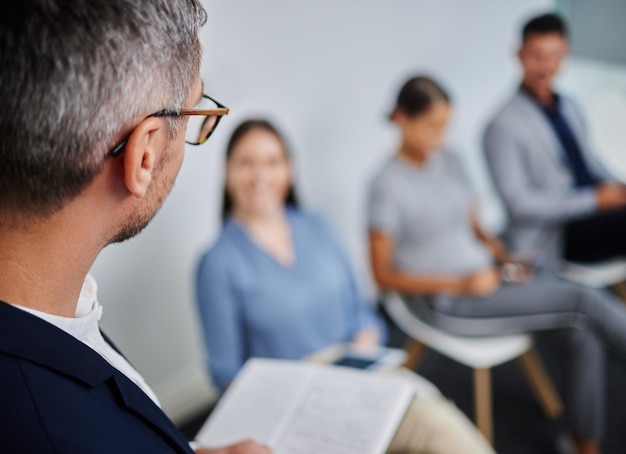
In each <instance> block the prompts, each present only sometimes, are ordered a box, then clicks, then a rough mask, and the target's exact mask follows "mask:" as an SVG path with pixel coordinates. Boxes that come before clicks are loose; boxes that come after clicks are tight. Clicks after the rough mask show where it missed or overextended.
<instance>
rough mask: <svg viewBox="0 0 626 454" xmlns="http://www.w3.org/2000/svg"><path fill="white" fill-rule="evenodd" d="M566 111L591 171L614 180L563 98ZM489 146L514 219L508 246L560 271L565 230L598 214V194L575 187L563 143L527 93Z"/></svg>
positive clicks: (505, 110)
mask: <svg viewBox="0 0 626 454" xmlns="http://www.w3.org/2000/svg"><path fill="white" fill-rule="evenodd" d="M561 108H562V110H563V114H564V116H565V118H566V119H567V121H568V123H569V125H570V127H571V128H572V130H573V133H574V135H575V136H576V138H577V140H578V142H579V144H580V147H581V149H582V152H583V155H584V157H585V159H586V161H587V163H588V164H589V166H590V168H591V171H592V172H593V173H594V174H595V175H596V176H598V177H599V178H600V179H602V180H607V179H612V178H611V177H610V175H609V173H608V172H607V171H606V169H605V168H604V167H603V166H602V165H601V164H600V163H599V162H598V161H597V160H596V159H595V157H594V156H593V154H592V153H591V151H590V147H589V143H588V136H587V132H586V130H585V125H584V121H583V118H582V116H581V114H580V112H579V111H578V110H577V109H576V107H575V106H574V104H573V103H572V101H571V100H570V99H568V98H567V97H563V96H561ZM483 145H484V151H485V156H486V160H487V164H488V166H489V169H490V171H491V175H492V177H493V180H494V183H495V186H496V188H497V190H498V192H499V194H500V196H501V198H502V201H503V202H504V205H505V208H506V211H507V215H508V224H507V227H506V230H505V240H506V241H507V242H508V244H509V246H510V247H511V249H512V250H513V251H515V252H522V253H528V252H532V253H537V254H538V264H539V265H540V266H543V267H545V268H547V269H558V268H559V267H560V265H561V260H560V259H561V252H562V225H563V223H564V222H566V221H569V220H573V219H576V218H580V217H584V216H586V215H590V214H591V213H593V212H594V211H595V210H596V199H595V193H594V189H593V188H584V189H578V188H574V187H573V179H572V175H571V172H570V169H569V167H568V164H567V162H566V161H565V159H566V158H565V157H564V154H563V151H562V147H561V144H560V142H559V139H558V137H557V136H556V134H555V132H554V131H553V129H552V127H551V125H550V124H549V122H548V120H547V119H546V118H545V116H544V114H543V112H541V110H540V109H539V107H538V106H537V104H536V103H535V101H534V100H533V99H532V98H531V97H530V95H528V94H527V93H525V92H524V91H522V90H520V91H518V92H517V93H516V94H515V95H514V96H513V97H512V98H511V99H510V100H509V101H508V102H507V103H506V104H505V105H504V106H503V107H502V108H501V109H500V111H499V112H498V113H497V114H496V116H495V117H494V119H493V120H492V121H491V122H490V123H489V125H488V126H487V129H486V131H485V135H484V144H483Z"/></svg>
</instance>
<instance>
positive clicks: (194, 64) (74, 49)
mask: <svg viewBox="0 0 626 454" xmlns="http://www.w3.org/2000/svg"><path fill="white" fill-rule="evenodd" d="M205 16H206V14H205V12H204V9H203V8H202V6H201V5H200V3H199V1H198V0H107V1H102V2H93V1H90V0H22V1H19V2H17V1H14V0H8V1H4V2H2V3H0V68H1V69H0V74H1V76H0V77H1V79H0V80H1V83H0V99H2V101H3V108H2V111H1V112H0V269H1V270H2V272H1V273H0V370H1V371H2V373H0V389H2V392H1V393H0V396H1V397H0V420H2V422H3V423H2V424H1V425H0V451H2V452H3V453H12V452H20V453H21V452H39V453H42V452H63V453H86V452H89V453H112V452H116V453H117V452H123V453H126V452H159V453H161V452H179V453H186V452H192V449H191V448H190V446H189V444H188V443H187V441H186V440H185V439H184V437H183V435H182V434H181V433H180V432H179V431H178V430H177V429H176V427H175V426H174V424H173V423H172V422H171V421H170V420H169V419H168V418H167V416H166V415H165V414H164V413H163V412H162V411H161V409H160V408H159V405H158V401H157V399H156V396H154V393H153V392H152V391H151V390H150V388H149V387H148V386H147V384H146V383H145V381H144V380H143V379H142V377H141V376H140V375H139V373H138V372H137V371H136V370H135V369H134V368H133V367H132V366H131V365H130V364H129V363H128V362H127V361H126V359H125V358H124V357H123V356H122V355H121V354H120V353H119V352H118V351H117V350H116V349H115V347H114V346H113V345H112V344H111V343H110V342H109V341H108V340H107V339H106V338H105V337H103V335H102V334H101V332H100V330H99V328H98V319H99V315H100V311H101V308H100V306H99V304H98V302H97V299H96V298H95V283H94V282H93V280H92V279H91V278H90V277H89V276H88V274H87V273H88V271H89V269H90V267H91V265H92V264H93V262H94V260H95V259H96V257H97V255H98V254H99V252H100V251H101V250H102V248H104V247H105V246H106V245H108V244H110V243H113V242H119V241H123V240H125V239H127V238H130V237H132V236H134V235H135V234H137V233H138V232H139V231H141V230H142V229H143V228H144V227H145V226H146V225H147V224H148V222H149V221H150V220H151V219H152V217H153V216H154V215H155V213H156V212H157V211H158V209H159V207H160V206H161V204H162V202H163V200H164V199H165V197H166V196H167V194H168V192H169V191H170V189H171V187H172V185H173V183H174V180H175V178H176V175H177V173H178V171H179V169H180V166H181V164H182V159H183V153H184V146H185V141H187V142H188V143H191V144H196V145H197V144H200V143H203V142H204V141H206V139H207V138H208V137H209V135H210V134H211V132H212V131H213V130H214V129H215V127H216V126H217V123H218V121H219V119H220V116H221V115H224V114H225V113H227V112H228V109H226V108H224V106H222V105H220V104H219V103H217V102H215V101H214V100H212V99H211V98H209V97H208V96H206V95H203V94H202V83H201V80H200V77H199V64H200V44H199V40H198V29H199V27H200V26H201V25H202V24H203V23H204V22H205ZM190 119H192V120H190ZM188 122H189V124H188ZM197 452H204V453H209V452H214V453H232V454H236V453H239V454H244V453H250V454H252V453H267V452H269V449H268V448H267V447H263V446H259V445H257V444H256V443H254V442H252V441H246V442H243V443H239V444H237V445H235V446H230V447H225V448H222V449H217V450H208V449H199V450H198V451H197Z"/></svg>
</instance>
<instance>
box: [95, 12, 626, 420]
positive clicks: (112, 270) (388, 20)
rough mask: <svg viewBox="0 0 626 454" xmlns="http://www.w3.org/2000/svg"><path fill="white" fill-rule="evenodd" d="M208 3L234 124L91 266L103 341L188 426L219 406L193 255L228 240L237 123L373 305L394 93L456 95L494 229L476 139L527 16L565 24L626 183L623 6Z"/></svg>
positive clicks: (214, 82)
mask: <svg viewBox="0 0 626 454" xmlns="http://www.w3.org/2000/svg"><path fill="white" fill-rule="evenodd" d="M203 3H204V5H205V7H206V9H207V11H208V14H209V19H208V23H207V24H206V26H205V27H204V29H203V31H202V42H203V46H204V57H203V64H202V75H203V78H204V81H205V92H207V93H208V94H210V95H211V96H214V97H215V98H216V99H218V100H219V101H220V102H222V103H223V104H225V105H227V106H228V107H230V108H231V114H230V115H228V116H227V117H225V118H224V119H223V120H222V123H221V124H220V127H219V128H218V130H217V132H216V133H215V134H214V135H213V136H212V137H211V139H210V141H209V142H208V144H205V145H204V146H202V147H188V149H187V156H186V159H185V160H186V162H185V164H184V166H183V168H182V171H181V173H180V176H179V178H178V181H177V183H176V185H175V187H174V189H173V191H172V193H171V195H170V197H169V199H168V200H167V201H166V203H165V205H164V206H163V208H162V210H161V212H160V214H159V215H158V216H157V217H156V218H155V220H154V221H153V222H152V224H151V225H150V226H149V227H148V228H147V229H146V230H145V231H144V232H143V233H142V234H141V235H139V237H137V238H136V239H133V240H132V241H130V242H128V243H124V244H122V245H114V246H111V247H109V248H107V249H106V250H105V251H104V252H103V253H102V254H101V256H100V257H99V258H98V260H97V262H96V263H95V265H94V267H93V269H92V274H93V275H94V276H95V278H96V280H97V281H98V283H99V287H100V290H99V295H100V302H101V303H102V304H103V306H104V317H103V319H102V326H103V328H104V330H105V331H106V332H107V333H108V335H109V336H111V337H112V338H113V339H115V341H116V343H117V344H118V345H119V346H120V348H121V349H122V350H123V351H124V352H125V353H126V355H127V356H128V358H129V359H130V361H131V362H132V363H133V364H134V365H135V367H137V369H138V370H139V371H141V373H142V374H143V375H144V377H145V378H146V380H147V381H148V383H149V384H150V385H151V386H152V387H153V388H154V390H155V392H156V393H157V395H158V396H159V398H160V400H161V402H162V404H163V407H164V409H165V411H166V412H167V413H168V414H169V415H170V416H171V417H172V418H173V419H174V420H175V421H177V422H179V423H180V422H182V421H185V420H186V419H188V418H189V417H191V416H192V415H194V414H197V413H198V412H199V411H201V410H202V409H204V408H206V407H207V406H208V405H209V404H210V403H211V402H212V401H213V400H214V399H215V391H214V390H213V387H212V385H211V383H210V381H209V378H208V374H207V372H206V368H205V364H206V363H205V357H204V353H203V351H202V345H201V341H200V327H199V321H198V317H197V313H196V306H195V304H196V303H195V297H194V290H193V283H194V276H195V269H196V265H197V262H198V260H199V257H200V254H201V253H202V251H203V250H204V249H206V247H208V246H209V245H210V244H211V242H212V241H213V239H214V238H215V235H216V234H217V232H218V230H219V223H220V221H219V210H220V200H221V188H222V169H223V154H224V149H225V145H226V141H227V139H228V137H229V134H230V132H231V131H232V129H233V128H234V127H235V126H236V125H237V124H238V123H239V122H240V121H241V120H243V119H245V118H249V117H256V116H263V117H269V118H270V119H272V120H273V121H275V123H276V124H277V125H278V126H279V127H280V128H281V130H282V132H283V133H284V135H285V136H286V138H287V140H288V142H289V144H290V146H291V148H292V152H293V154H294V157H295V167H296V169H297V179H296V184H297V186H298V189H299V191H300V193H301V196H302V198H303V199H304V205H305V206H307V207H309V208H312V209H314V210H317V211H319V212H321V213H323V214H324V215H325V216H326V217H327V218H328V219H330V221H331V222H332V224H333V226H334V227H335V230H336V231H337V232H338V233H339V235H340V237H341V240H342V241H343V244H344V245H345V248H346V249H347V251H348V253H349V255H350V258H351V260H352V262H353V265H354V267H355V269H356V270H357V272H358V278H359V281H360V283H361V284H362V288H363V290H364V292H365V293H366V294H367V295H368V296H369V297H370V299H371V300H372V301H373V299H374V298H375V288H374V285H373V283H372V279H371V276H370V272H369V269H368V261H367V245H366V231H365V214H366V213H365V201H366V190H367V186H368V183H369V179H370V177H371V175H372V173H373V172H374V170H375V169H377V168H378V166H379V165H380V164H381V163H382V161H384V160H385V159H386V158H387V157H388V156H389V155H390V153H392V152H393V150H394V147H395V145H396V140H397V138H396V135H395V131H394V129H393V127H392V125H391V124H390V123H389V122H388V121H387V119H386V115H387V113H388V112H389V110H390V109H391V107H392V105H393V102H394V99H393V96H394V94H395V93H397V91H398V89H399V87H400V85H401V84H402V83H403V82H404V81H405V80H406V79H407V77H409V76H411V75H413V74H416V73H426V74H429V75H432V76H434V77H435V78H436V79H438V80H439V81H441V83H442V84H443V85H444V86H445V87H446V88H447V89H448V91H449V92H450V93H451V95H452V97H453V103H454V106H455V116H454V121H453V124H452V127H451V130H450V131H449V135H448V137H449V142H450V145H451V146H452V147H453V148H454V150H455V151H456V152H458V153H459V155H460V156H461V157H462V159H463V160H464V161H465V163H466V164H467V167H468V168H469V170H470V176H471V177H472V179H473V182H474V184H475V188H476V191H477V192H478V194H479V196H480V197H481V201H482V205H481V214H482V217H483V221H484V223H485V224H486V226H487V227H488V228H489V229H490V230H492V231H494V232H497V231H498V230H499V229H500V228H501V226H502V225H503V222H504V221H505V219H504V214H503V213H502V210H501V206H500V204H499V201H498V200H497V198H496V196H495V194H494V192H493V190H492V188H491V184H490V182H489V180H488V178H487V176H486V171H485V167H484V163H483V161H482V157H481V146H480V143H481V135H482V131H483V128H484V126H485V124H486V122H487V120H488V119H489V117H490V116H491V115H492V114H493V113H494V112H495V110H496V109H497V107H498V106H499V105H500V104H501V103H502V102H504V100H505V99H506V97H507V96H509V95H510V94H511V92H512V91H513V90H515V89H516V88H517V85H518V83H519V80H518V79H519V73H518V66H517V60H516V56H515V54H516V51H517V45H518V36H519V33H520V28H521V25H522V24H523V23H524V22H525V21H526V20H527V19H528V18H529V17H531V16H533V15H536V14H540V13H543V12H547V11H550V10H554V9H558V10H559V11H560V12H561V13H563V14H564V15H565V17H566V18H567V19H568V20H569V22H570V26H571V30H570V34H571V36H572V43H573V55H572V57H571V58H570V59H569V61H568V62H567V64H566V67H565V68H563V71H562V77H561V78H560V80H559V86H560V87H562V89H563V90H564V91H566V92H568V93H569V94H570V95H572V96H573V97H574V98H575V99H576V100H577V101H578V102H579V104H580V105H581V107H582V108H583V110H584V112H585V114H586V116H587V119H588V121H589V127H590V129H591V136H592V139H593V141H594V145H595V147H596V149H597V151H598V153H599V154H600V156H601V157H602V158H603V159H604V160H605V162H606V163H607V164H608V165H609V166H610V167H611V168H612V170H613V171H614V172H615V173H616V174H618V175H619V176H621V177H622V178H624V179H626V159H624V151H625V150H624V145H623V144H624V143H626V128H624V127H623V123H624V118H626V77H625V76H626V60H625V59H626V49H625V48H624V47H625V46H626V31H625V29H624V28H623V26H621V24H619V23H618V22H619V19H620V18H623V17H626V2H623V0H599V1H594V2H593V4H591V3H592V2H586V1H584V0H578V1H576V0H570V1H554V0H525V1H524V2H520V1H517V0H473V1H472V2H467V1H462V0H439V1H437V2H432V1H427V0H394V1H383V0H341V1H337V0H317V1H315V2H305V1H299V2H294V1H290V0H264V1H263V2H259V1H256V0H229V1H218V0H215V1H214V0H204V2H203ZM620 27H621V28H620ZM598 31H601V33H598ZM620 46H621V47H620ZM146 314H149V315H148V316H146ZM145 320H147V322H144V321H145Z"/></svg>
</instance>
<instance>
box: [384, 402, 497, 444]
mask: <svg viewBox="0 0 626 454" xmlns="http://www.w3.org/2000/svg"><path fill="white" fill-rule="evenodd" d="M388 453H390V454H487V453H490V454H493V453H494V451H493V448H492V447H491V446H490V445H489V443H487V441H486V440H485V439H484V438H483V436H482V435H481V434H480V432H479V431H478V429H477V428H476V427H475V426H474V425H473V424H472V423H471V422H470V420H469V419H467V417H466V416H465V415H464V414H463V413H462V412H461V411H460V410H459V409H458V408H457V407H456V406H455V405H454V404H453V403H452V402H450V401H448V400H446V399H444V398H437V399H421V398H419V397H417V398H416V399H414V400H413V402H412V403H411V405H410V406H409V408H408V411H407V414H406V415H405V417H404V419H403V420H402V423H401V424H400V427H399V428H398V432H397V433H396V435H395V437H394V439H393V440H392V442H391V445H390V447H389V450H388Z"/></svg>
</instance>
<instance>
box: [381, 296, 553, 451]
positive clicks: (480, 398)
mask: <svg viewBox="0 0 626 454" xmlns="http://www.w3.org/2000/svg"><path fill="white" fill-rule="evenodd" d="M383 305H384V307H385V309H386V311H387V313H388V314H389V316H390V317H391V319H392V320H393V321H394V322H395V323H396V325H397V326H398V327H399V328H400V329H401V330H402V331H404V333H405V334H407V335H408V336H409V337H410V338H411V340H410V342H409V343H408V345H407V354H408V359H407V362H406V363H405V366H406V367H408V368H411V369H414V368H415V367H416V366H417V364H418V362H419V360H420V359H421V356H422V355H423V353H425V351H426V348H427V347H428V348H432V349H433V350H436V351H438V352H439V353H441V354H443V355H445V356H447V357H449V358H451V359H453V360H455V361H457V362H459V363H461V364H464V365H466V366H468V367H471V368H472V369H473V371H474V412H475V419H476V425H477V426H478V429H479V430H480V431H481V432H482V434H483V435H484V436H485V438H486V439H487V440H488V441H489V442H490V443H492V442H493V422H492V410H491V407H492V405H491V368H492V367H494V366H497V365H499V364H502V363H505V362H507V361H509V360H512V359H519V360H520V363H521V365H522V370H523V371H524V372H525V374H526V377H527V378H528V380H529V382H530V385H531V387H532V389H533V391H534V392H535V395H536V396H537V398H538V399H539V402H540V403H541V406H542V408H543V410H544V412H545V413H546V414H547V415H548V416H549V417H552V418H556V417H558V416H559V415H560V414H561V412H562V410H563V406H562V404H561V400H560V399H559V397H558V394H557V393H556V391H555V389H554V386H553V385H552V382H551V380H550V379H549V377H548V375H547V373H546V372H545V370H544V368H543V365H542V364H541V362H540V360H539V358H538V356H537V355H536V353H535V352H534V350H533V348H532V339H531V337H530V336H529V335H525V334H519V335H510V336H494V337H466V336H457V335H452V334H448V333H446V332H444V331H442V330H440V329H438V328H435V327H434V326H432V325H429V324H427V323H425V322H423V321H422V320H420V319H419V318H418V317H417V316H416V315H415V314H414V312H413V311H411V310H410V309H409V308H408V307H407V306H406V304H405V302H404V300H403V298H402V297H401V296H400V295H398V294H396V293H390V294H387V295H386V296H384V298H383Z"/></svg>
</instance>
